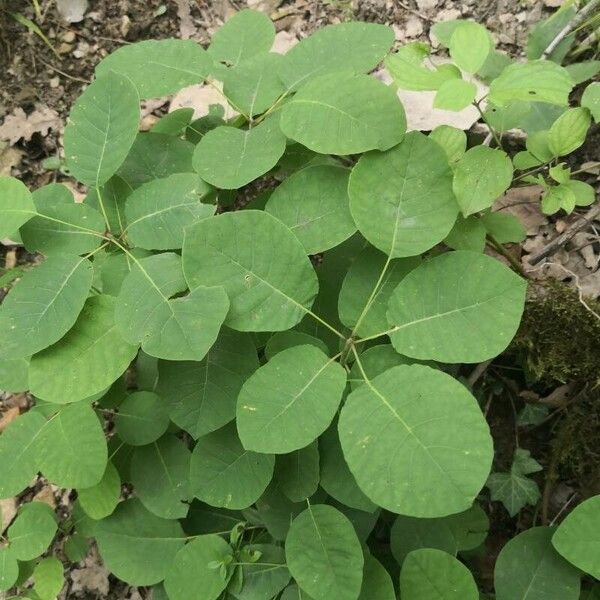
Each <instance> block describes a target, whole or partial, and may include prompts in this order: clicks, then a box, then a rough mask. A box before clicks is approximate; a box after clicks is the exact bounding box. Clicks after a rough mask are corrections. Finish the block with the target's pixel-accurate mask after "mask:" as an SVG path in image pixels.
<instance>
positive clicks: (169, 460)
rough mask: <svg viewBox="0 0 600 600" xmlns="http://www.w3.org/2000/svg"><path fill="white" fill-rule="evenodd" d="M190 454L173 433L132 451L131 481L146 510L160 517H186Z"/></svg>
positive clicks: (188, 495)
mask: <svg viewBox="0 0 600 600" xmlns="http://www.w3.org/2000/svg"><path fill="white" fill-rule="evenodd" d="M190 456H191V453H190V451H189V450H188V449H187V446H186V445H185V444H184V443H183V442H182V441H181V440H179V439H178V438H176V437H175V436H173V435H166V436H164V437H162V438H161V439H160V440H158V441H156V442H154V443H153V444H150V445H148V446H141V447H138V448H136V449H135V450H134V452H133V456H132V459H131V483H132V484H133V486H134V488H135V491H136V494H137V497H138V498H139V499H140V501H141V503H142V504H143V505H144V506H145V507H146V508H147V509H148V510H149V511H150V512H152V513H154V514H155V515H157V516H159V517H162V518H163V519H181V518H183V517H185V516H186V514H187V512H188V508H189V506H188V505H187V504H185V502H184V501H186V500H189V499H190V496H191V494H190V489H189V472H190Z"/></svg>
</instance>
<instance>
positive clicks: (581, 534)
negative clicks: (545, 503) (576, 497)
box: [552, 496, 600, 579]
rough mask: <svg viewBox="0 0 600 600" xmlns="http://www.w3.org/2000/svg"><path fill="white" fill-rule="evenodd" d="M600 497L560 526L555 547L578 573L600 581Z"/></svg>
mask: <svg viewBox="0 0 600 600" xmlns="http://www.w3.org/2000/svg"><path fill="white" fill-rule="evenodd" d="M599 519H600V496H593V497H592V498H588V499H587V500H585V501H584V502H582V503H581V504H580V505H579V506H577V507H576V508H575V509H574V510H573V511H572V512H570V513H569V514H568V515H567V516H566V518H565V520H564V521H563V522H562V523H561V524H560V525H559V527H558V529H557V531H556V533H555V534H554V535H553V536H552V545H553V546H554V548H555V549H556V550H557V551H558V552H559V554H560V555H561V556H562V557H563V558H566V559H567V560H568V561H569V562H570V563H571V564H572V565H575V566H576V567H577V568H578V569H581V570H582V571H585V572H586V573H589V574H590V575H591V576H592V577H595V578H596V579H600V535H599V533H598V527H597V523H598V520H599Z"/></svg>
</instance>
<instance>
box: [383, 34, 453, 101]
mask: <svg viewBox="0 0 600 600" xmlns="http://www.w3.org/2000/svg"><path fill="white" fill-rule="evenodd" d="M427 56H429V46H427V45H425V44H423V43H421V42H413V43H410V44H406V45H405V46H402V47H401V48H400V49H399V50H398V52H396V53H395V54H392V55H391V56H388V57H387V58H386V59H385V66H386V68H387V70H388V71H389V73H390V75H391V76H392V79H393V80H394V83H395V84H396V85H397V86H398V87H399V88H400V89H402V90H413V91H427V90H438V89H439V88H440V87H441V86H442V85H443V84H444V82H446V81H451V80H453V79H460V77H461V74H460V71H459V70H458V69H457V68H456V67H454V66H453V65H442V66H443V67H445V68H441V67H439V68H436V69H429V68H427V67H425V66H423V60H424V59H425V58H426V57H427Z"/></svg>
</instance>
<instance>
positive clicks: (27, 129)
mask: <svg viewBox="0 0 600 600" xmlns="http://www.w3.org/2000/svg"><path fill="white" fill-rule="evenodd" d="M63 126H64V124H63V121H62V119H61V118H60V116H59V115H58V113H57V112H56V111H55V110H53V109H51V108H48V107H47V106H44V105H42V104H37V105H36V107H35V110H34V111H33V112H32V113H31V114H30V115H27V114H26V113H25V111H24V110H23V109H22V108H20V107H17V108H15V109H14V110H13V112H12V114H10V115H6V117H5V118H4V123H3V124H2V125H0V140H4V141H7V142H8V143H9V144H11V145H13V144H16V143H17V142H18V141H19V140H20V139H23V140H25V141H26V142H27V141H29V140H30V139H31V137H32V136H33V134H34V133H40V134H41V135H48V131H50V129H53V130H55V131H62V129H63Z"/></svg>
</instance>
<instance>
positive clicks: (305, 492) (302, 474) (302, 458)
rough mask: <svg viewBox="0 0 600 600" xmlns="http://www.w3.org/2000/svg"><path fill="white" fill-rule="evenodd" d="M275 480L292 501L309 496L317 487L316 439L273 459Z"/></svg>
mask: <svg viewBox="0 0 600 600" xmlns="http://www.w3.org/2000/svg"><path fill="white" fill-rule="evenodd" d="M275 480H276V481H277V484H278V485H279V489H280V490H281V491H282V492H283V493H284V494H285V495H286V496H287V497H288V498H289V499H290V500H291V501H292V502H302V501H303V500H306V498H310V496H312V495H313V494H314V493H315V492H316V491H317V487H319V446H318V443H317V441H316V440H315V441H314V442H312V443H310V444H309V445H308V446H305V447H304V448H300V449H299V450H294V451H293V452H290V453H288V454H280V455H279V456H277V457H276V459H275Z"/></svg>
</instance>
